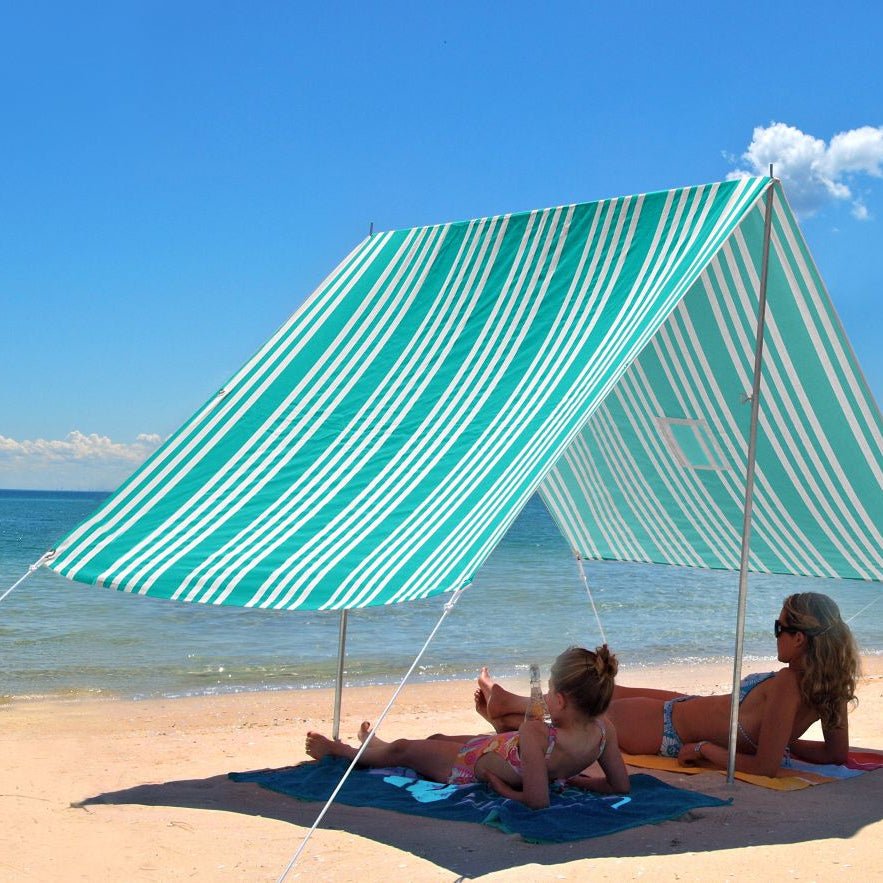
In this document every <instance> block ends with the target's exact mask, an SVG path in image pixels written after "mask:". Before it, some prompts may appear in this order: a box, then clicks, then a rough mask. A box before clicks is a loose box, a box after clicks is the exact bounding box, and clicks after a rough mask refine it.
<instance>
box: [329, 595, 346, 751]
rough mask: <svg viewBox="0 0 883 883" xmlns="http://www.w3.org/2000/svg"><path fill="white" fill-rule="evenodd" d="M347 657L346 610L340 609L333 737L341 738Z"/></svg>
mask: <svg viewBox="0 0 883 883" xmlns="http://www.w3.org/2000/svg"><path fill="white" fill-rule="evenodd" d="M345 657H346V610H341V611H340V632H339V636H338V639H337V679H336V680H335V682H334V723H333V724H332V726H331V738H332V739H339V738H340V700H341V698H342V697H343V661H344V658H345Z"/></svg>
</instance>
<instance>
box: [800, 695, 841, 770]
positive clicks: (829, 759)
mask: <svg viewBox="0 0 883 883" xmlns="http://www.w3.org/2000/svg"><path fill="white" fill-rule="evenodd" d="M846 710H847V709H846V703H845V702H844V703H843V707H842V708H841V709H840V720H841V721H843V725H842V726H840V727H837V728H836V729H834V728H827V729H826V728H825V727H824V726H823V727H822V737H823V738H824V740H825V741H824V742H816V741H815V740H813V739H796V740H795V741H794V742H792V743H791V754H792V755H794V757H798V758H800V760H806V761H809V763H846V761H847V759H848V757H849V722H848V721H847V719H846Z"/></svg>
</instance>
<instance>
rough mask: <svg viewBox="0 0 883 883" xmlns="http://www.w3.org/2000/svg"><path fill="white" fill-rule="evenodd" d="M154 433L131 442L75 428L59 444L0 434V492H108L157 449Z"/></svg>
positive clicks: (157, 438) (39, 439) (158, 442)
mask: <svg viewBox="0 0 883 883" xmlns="http://www.w3.org/2000/svg"><path fill="white" fill-rule="evenodd" d="M161 442H162V438H161V437H160V436H159V435H157V434H156V433H142V434H140V435H138V436H137V438H136V439H135V441H134V442H132V443H130V444H127V443H124V442H115V441H113V440H111V439H110V438H109V437H108V436H106V435H99V434H98V433H95V432H92V433H88V434H87V433H84V432H80V431H79V430H78V429H75V430H74V431H73V432H69V433H68V435H67V437H66V438H64V439H44V438H38V439H33V440H30V439H25V440H23V441H18V440H16V439H14V438H9V437H7V436H4V435H0V487H5V488H11V489H27V490H112V489H113V488H115V487H116V486H117V485H119V484H120V482H122V481H123V480H124V479H125V478H127V477H128V476H129V475H130V474H131V473H132V472H133V471H134V469H135V468H136V467H137V466H139V465H140V464H141V463H143V462H144V461H145V460H146V459H147V457H148V456H150V454H152V453H153V452H154V451H155V450H156V449H157V448H158V447H159V445H160V444H161Z"/></svg>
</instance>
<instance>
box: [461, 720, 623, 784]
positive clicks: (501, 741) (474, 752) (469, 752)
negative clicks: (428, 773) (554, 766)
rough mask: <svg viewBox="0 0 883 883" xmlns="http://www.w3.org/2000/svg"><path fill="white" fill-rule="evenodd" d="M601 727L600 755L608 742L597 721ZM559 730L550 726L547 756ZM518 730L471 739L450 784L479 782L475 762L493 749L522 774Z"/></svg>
mask: <svg viewBox="0 0 883 883" xmlns="http://www.w3.org/2000/svg"><path fill="white" fill-rule="evenodd" d="M597 723H598V726H599V727H600V728H601V744H600V746H599V751H598V757H600V756H601V755H602V754H603V753H604V747H605V745H606V743H607V734H606V732H605V730H604V725H603V724H602V723H601V722H600V721H597ZM557 733H558V731H557V730H556V729H555V727H549V743H548V745H547V746H546V757H548V756H549V755H550V754H551V753H552V749H553V748H554V747H555V738H556V736H557ZM519 741H520V740H519V736H518V731H517V730H514V731H512V732H510V733H491V734H490V735H489V736H476V737H475V738H474V739H470V740H469V741H468V742H467V743H466V744H465V745H464V746H463V747H462V748H461V749H460V751H459V752H458V754H457V759H456V760H455V761H454V765H453V767H451V775H450V776H449V777H448V784H449V785H471V784H472V783H473V782H477V781H478V778H477V776H476V775H475V764H476V763H478V759H479V758H480V757H483V756H484V755H485V754H488V753H490V752H491V751H492V752H494V754H499V755H500V757H502V758H503V760H505V761H506V763H508V764H509V766H511V767H512V769H513V770H515V772H516V773H518V775H519V776H520V775H521V770H522V763H521V754H520V752H519V750H518V746H519Z"/></svg>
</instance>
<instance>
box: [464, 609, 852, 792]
mask: <svg viewBox="0 0 883 883" xmlns="http://www.w3.org/2000/svg"><path fill="white" fill-rule="evenodd" d="M773 631H774V634H775V638H776V649H777V651H778V658H779V662H783V663H785V664H786V667H785V668H782V669H780V670H779V671H776V672H768V673H765V674H755V675H749V676H748V677H746V678H744V679H743V680H742V689H741V691H740V695H739V727H738V742H737V744H736V751H737V753H736V769H737V770H740V771H741V772H745V773H754V774H757V775H764V776H775V775H776V771H777V770H778V768H779V767H780V766H781V765H782V764H783V763H784V764H785V765H787V763H788V758H789V756H790V755H794V756H795V757H798V758H800V759H801V760H805V761H809V762H810V763H833V764H841V763H845V762H846V759H847V753H848V751H849V728H848V725H847V720H846V712H847V704H848V703H849V702H851V701H853V700H855V685H856V679H857V678H858V674H859V657H858V651H857V649H856V645H855V640H854V639H853V636H852V632H851V631H850V630H849V626H848V625H846V623H845V622H843V620H842V619H841V617H840V611H839V609H838V608H837V605H836V604H835V603H834V601H832V600H831V599H830V598H829V597H828V596H827V595H821V594H817V593H815V592H803V593H800V594H796V595H790V596H789V597H787V598H786V599H785V603H784V606H783V607H782V612H781V613H780V614H779V618H778V619H777V620H776V621H775V623H774V629H773ZM478 685H479V689H478V690H476V694H475V704H476V709H477V710H478V712H479V714H481V715H482V716H484V717H485V718H487V719H488V720H489V721H490V722H491V724H493V726H494V727H495V728H497V729H507V728H508V726H509V725H510V724H511V722H512V721H513V720H517V719H518V715H519V714H523V712H524V708H525V706H526V705H527V699H526V698H525V697H523V696H517V695H515V694H514V693H510V692H508V691H507V690H504V689H503V688H502V687H501V686H500V685H499V684H496V683H494V681H493V679H492V678H491V677H490V675H489V674H488V672H487V669H483V670H482V673H481V675H480V676H479V679H478ZM730 700H731V697H730V694H729V693H728V694H725V695H717V696H690V695H686V694H684V693H676V692H674V691H670V690H654V689H642V688H635V687H617V688H616V690H615V691H614V694H613V699H612V701H611V703H610V708H609V710H608V712H607V713H608V717H609V719H610V720H611V721H612V722H613V723H614V724H615V726H616V729H617V731H618V733H619V744H620V745H621V746H622V750H623V751H626V752H628V753H629V754H660V755H662V756H666V757H676V758H677V759H678V760H679V761H680V763H681V764H684V765H691V764H695V763H698V762H699V761H701V760H705V761H708V762H710V763H712V764H714V765H715V766H719V767H726V765H727V744H728V739H729V728H730ZM819 720H820V721H821V724H822V735H823V737H824V741H823V742H816V741H812V740H808V739H802V738H800V737H801V736H802V735H803V734H804V733H805V732H806V730H807V729H808V728H809V726H810V725H811V724H813V723H815V722H816V721H819Z"/></svg>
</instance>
